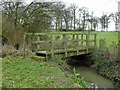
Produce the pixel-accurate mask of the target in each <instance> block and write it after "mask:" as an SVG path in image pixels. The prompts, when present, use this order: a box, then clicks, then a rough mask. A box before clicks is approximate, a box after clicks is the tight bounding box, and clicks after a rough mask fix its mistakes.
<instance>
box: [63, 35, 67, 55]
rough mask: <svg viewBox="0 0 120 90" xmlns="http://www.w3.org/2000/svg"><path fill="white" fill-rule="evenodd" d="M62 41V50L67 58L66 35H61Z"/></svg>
mask: <svg viewBox="0 0 120 90" xmlns="http://www.w3.org/2000/svg"><path fill="white" fill-rule="evenodd" d="M63 40H64V49H65V56H66V57H67V56H68V55H67V35H66V34H65V35H63Z"/></svg>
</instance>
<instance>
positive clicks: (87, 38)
mask: <svg viewBox="0 0 120 90" xmlns="http://www.w3.org/2000/svg"><path fill="white" fill-rule="evenodd" d="M86 45H87V46H86V47H87V53H88V50H89V34H86Z"/></svg>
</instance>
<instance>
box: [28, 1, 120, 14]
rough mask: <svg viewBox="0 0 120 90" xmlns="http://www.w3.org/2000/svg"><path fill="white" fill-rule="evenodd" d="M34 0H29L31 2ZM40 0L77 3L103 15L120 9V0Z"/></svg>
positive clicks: (67, 3)
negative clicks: (119, 4)
mask: <svg viewBox="0 0 120 90" xmlns="http://www.w3.org/2000/svg"><path fill="white" fill-rule="evenodd" d="M31 1H32V0H27V3H30V2H31ZM38 1H61V2H64V3H66V5H67V6H69V5H70V4H73V3H74V4H76V5H77V6H78V8H81V7H87V8H88V10H89V11H90V12H92V11H93V12H94V15H96V16H101V15H102V14H103V13H105V14H108V13H112V12H116V11H117V10H118V3H117V2H118V1H120V0H38Z"/></svg>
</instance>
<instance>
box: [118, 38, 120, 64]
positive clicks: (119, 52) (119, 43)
mask: <svg viewBox="0 0 120 90" xmlns="http://www.w3.org/2000/svg"><path fill="white" fill-rule="evenodd" d="M118 60H119V62H120V40H119V41H118Z"/></svg>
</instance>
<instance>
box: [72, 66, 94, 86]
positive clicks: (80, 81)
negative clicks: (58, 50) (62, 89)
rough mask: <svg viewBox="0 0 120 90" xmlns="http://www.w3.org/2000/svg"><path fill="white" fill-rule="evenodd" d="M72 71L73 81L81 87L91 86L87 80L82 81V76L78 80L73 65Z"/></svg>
mask: <svg viewBox="0 0 120 90" xmlns="http://www.w3.org/2000/svg"><path fill="white" fill-rule="evenodd" d="M73 73H74V83H77V84H78V85H80V86H81V87H83V88H93V87H92V86H91V85H90V84H89V83H88V82H86V81H84V78H83V77H82V78H81V79H80V80H79V79H78V78H77V76H76V71H75V67H74V68H73Z"/></svg>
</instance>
